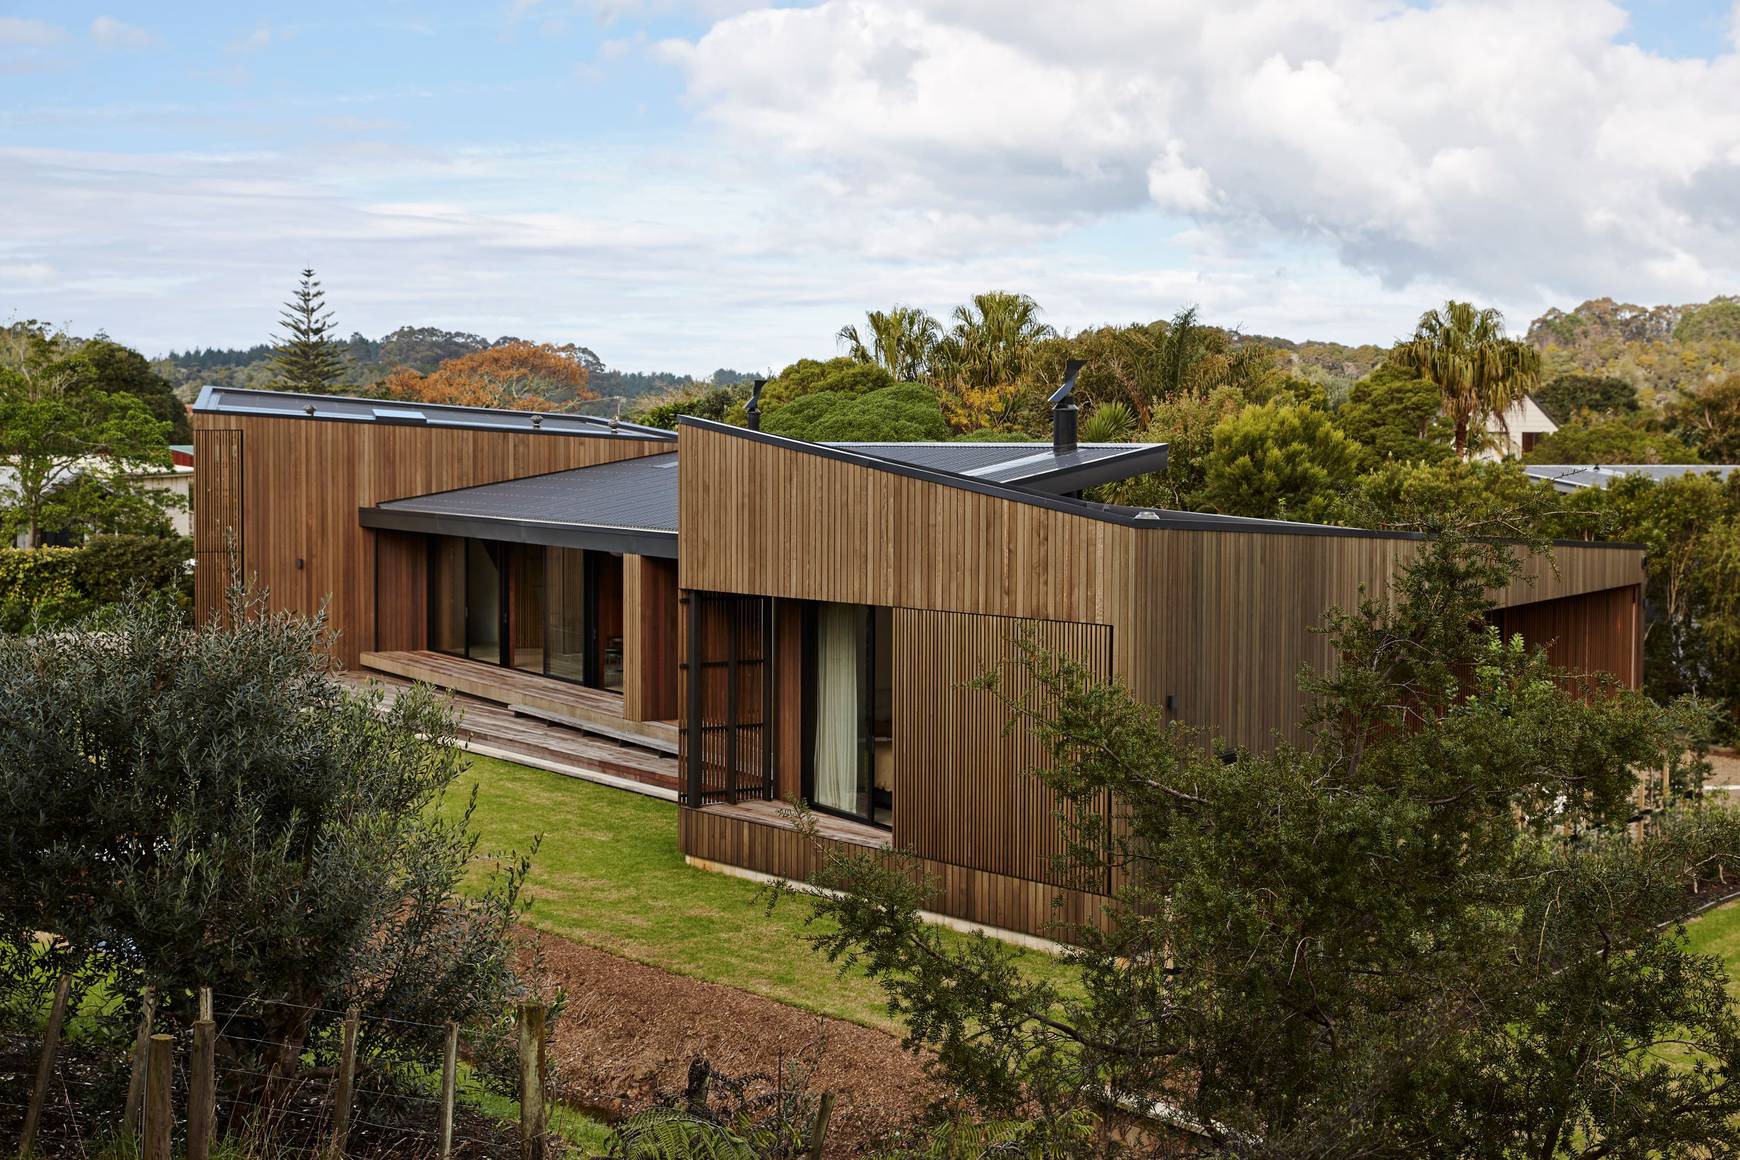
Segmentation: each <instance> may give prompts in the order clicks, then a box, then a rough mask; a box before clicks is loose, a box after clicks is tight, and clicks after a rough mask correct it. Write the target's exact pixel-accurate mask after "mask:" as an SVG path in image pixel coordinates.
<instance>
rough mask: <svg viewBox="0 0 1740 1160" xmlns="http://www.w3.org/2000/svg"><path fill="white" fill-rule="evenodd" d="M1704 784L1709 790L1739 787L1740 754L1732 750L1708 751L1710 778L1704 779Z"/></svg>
mask: <svg viewBox="0 0 1740 1160" xmlns="http://www.w3.org/2000/svg"><path fill="white" fill-rule="evenodd" d="M1704 784H1705V785H1706V786H1709V787H1711V788H1714V787H1716V786H1740V752H1736V751H1735V750H1732V749H1712V750H1710V776H1709V777H1707V778H1705V779H1704Z"/></svg>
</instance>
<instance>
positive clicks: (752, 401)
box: [745, 379, 767, 431]
mask: <svg viewBox="0 0 1740 1160" xmlns="http://www.w3.org/2000/svg"><path fill="white" fill-rule="evenodd" d="M766 385H767V380H766V379H756V380H755V385H754V386H752V387H750V388H749V406H748V407H747V408H745V411H746V413H747V415H748V417H749V429H750V430H751V431H759V430H761V388H762V387H765V386H766Z"/></svg>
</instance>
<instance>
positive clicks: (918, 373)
mask: <svg viewBox="0 0 1740 1160" xmlns="http://www.w3.org/2000/svg"><path fill="white" fill-rule="evenodd" d="M864 320H865V330H866V332H867V333H865V334H860V333H859V331H858V328H857V327H856V326H850V325H848V326H842V327H841V328H840V330H839V332H838V333H837V334H836V335H835V336H834V337H835V338H837V339H839V341H840V342H841V343H842V344H843V345H844V346H845V347H846V353H847V354H848V355H849V356H850V357H851V358H852V359H854V360H855V361H857V362H861V363H871V364H874V365H876V366H879V367H881V368H882V369H883V370H885V371H887V372H888V373H889V374H891V375H893V376H894V377H895V379H896V380H897V381H899V382H903V383H915V382H918V381H919V380H920V379H922V378H924V376H925V375H926V374H928V373H929V371H930V363H931V357H932V356H933V355H934V354H935V352H936V347H937V343H938V342H940V341H941V340H942V326H941V324H939V323H938V322H937V320H936V319H934V318H932V317H931V316H930V315H928V314H926V313H925V312H924V311H922V310H920V309H919V308H918V307H916V306H902V305H900V304H899V303H898V302H897V303H895V304H894V306H893V307H891V308H890V309H888V310H886V311H882V310H871V311H869V312H867V313H866V314H865V315H864Z"/></svg>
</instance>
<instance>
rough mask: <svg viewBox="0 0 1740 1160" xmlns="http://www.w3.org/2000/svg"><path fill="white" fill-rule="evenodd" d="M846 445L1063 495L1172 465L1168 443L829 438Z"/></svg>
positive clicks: (862, 451)
mask: <svg viewBox="0 0 1740 1160" xmlns="http://www.w3.org/2000/svg"><path fill="white" fill-rule="evenodd" d="M827 446H829V447H837V448H839V449H840V450H842V451H855V452H857V453H859V454H861V455H874V456H876V457H877V458H878V459H892V460H894V461H895V462H897V463H905V464H909V465H911V466H913V467H926V468H930V469H931V470H933V471H948V472H953V473H954V474H956V475H964V476H966V477H967V478H968V479H982V480H985V481H986V482H988V483H1005V484H1010V485H1014V486H1019V487H1025V488H1031V489H1032V490H1034V491H1043V492H1049V493H1052V494H1058V495H1061V494H1063V493H1065V492H1071V491H1081V490H1082V489H1083V488H1089V487H1098V486H1100V485H1101V484H1105V483H1115V482H1117V481H1118V480H1120V479H1129V478H1130V477H1131V476H1135V475H1146V474H1147V473H1148V472H1151V471H1164V470H1165V469H1166V444H1164V443H1083V444H1080V445H1078V446H1077V447H1076V448H1075V450H1073V451H1066V452H1064V453H1063V454H1062V455H1059V454H1057V452H1056V451H1054V450H1053V449H1052V446H1051V444H1050V443H829V444H827Z"/></svg>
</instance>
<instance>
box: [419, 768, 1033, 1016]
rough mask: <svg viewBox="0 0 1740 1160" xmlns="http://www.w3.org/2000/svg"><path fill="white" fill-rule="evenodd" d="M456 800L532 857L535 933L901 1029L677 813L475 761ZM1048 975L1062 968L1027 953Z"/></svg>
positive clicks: (491, 842)
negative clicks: (474, 795)
mask: <svg viewBox="0 0 1740 1160" xmlns="http://www.w3.org/2000/svg"><path fill="white" fill-rule="evenodd" d="M470 763H471V764H470V768H469V770H468V771H467V772H466V773H465V774H464V775H463V777H462V779H461V782H460V784H459V785H458V786H456V787H455V792H454V793H453V794H452V795H451V797H450V798H449V803H448V804H449V808H457V807H458V806H459V805H461V804H463V802H464V801H465V795H466V794H467V793H469V792H470V789H471V785H472V784H473V783H476V784H477V785H478V787H479V788H478V803H477V814H476V816H475V819H474V822H475V825H476V827H477V829H478V830H479V832H480V833H481V834H482V835H483V848H484V849H485V850H497V851H499V850H505V849H521V850H523V849H525V848H526V847H527V846H528V845H529V843H530V842H531V840H532V836H533V835H534V834H538V833H542V834H543V835H544V842H543V846H542V847H541V848H540V849H539V851H538V855H537V858H536V860H535V862H534V865H533V869H532V877H531V882H530V893H531V896H532V898H533V899H534V903H533V906H532V909H531V913H530V914H529V915H528V916H527V921H528V922H529V923H530V925H532V926H534V927H537V928H538V929H540V930H545V931H549V932H551V933H553V934H558V935H561V936H562V937H564V938H568V939H573V940H574V941H575V942H580V943H586V944H588V945H590V946H596V947H601V948H603V949H604V950H607V951H610V952H612V953H614V954H619V955H623V956H625V957H627V958H631V959H636V960H639V961H640V962H643V963H648V964H651V965H652V966H656V967H662V968H663V969H665V970H667V971H675V972H677V973H679V974H684V975H689V976H692V977H694V978H697V979H706V980H708V981H710V982H715V983H725V984H727V985H729V986H732V987H738V988H741V989H742V990H745V991H750V992H753V993H755V994H758V995H766V996H767V997H769V998H772V999H778V1000H780V1001H781V1002H784V1003H790V1004H792V1005H794V1006H798V1007H803V1008H805V1009H808V1010H812V1011H817V1012H821V1013H823V1014H827V1015H834V1016H838V1017H839V1018H842V1019H849V1020H852V1021H853V1022H856V1023H863V1024H867V1025H869V1026H872V1027H882V1028H887V1029H890V1030H895V1029H897V1028H896V1025H895V1024H894V1022H893V1021H892V1020H891V1019H890V1018H889V1016H888V1012H887V1008H886V1006H885V1004H884V1002H883V999H882V994H881V991H880V990H879V989H878V988H877V987H876V985H875V984H874V983H872V982H871V981H870V980H869V979H868V978H866V977H864V976H863V975H861V974H858V973H850V974H847V975H844V976H842V975H840V974H839V972H838V971H837V970H836V969H835V968H834V967H833V966H831V965H829V964H828V963H827V961H826V960H824V959H823V958H821V956H819V955H817V954H816V953H815V952H814V951H812V950H811V949H810V948H809V946H808V945H807V944H806V943H805V942H804V941H803V934H804V932H805V927H804V923H803V919H804V916H805V915H806V914H807V913H808V907H807V906H805V905H804V904H803V902H802V900H799V899H787V900H785V901H783V902H781V903H780V905H779V907H778V908H777V909H776V910H775V911H774V912H773V914H772V915H769V914H767V912H766V906H765V902H764V900H763V899H762V897H761V887H760V886H758V885H756V884H755V883H753V882H747V881H745V880H743V879H741V878H731V877H728V876H726V875H723V874H715V873H710V872H708V871H705V870H696V869H695V868H693V867H691V866H689V865H687V864H686V863H685V862H684V861H683V856H682V854H681V853H680V852H679V851H678V849H677V819H676V807H675V806H674V805H672V804H671V803H669V802H664V801H660V800H658V799H656V798H650V797H645V796H643V795H641V794H636V793H629V792H626V791H624V790H619V789H610V788H607V787H605V786H600V785H594V784H592V783H591V782H586V781H579V780H576V779H574V778H569V777H563V776H561V775H560V774H554V773H547V772H545V771H543V770H539V769H530V768H528V767H526V766H522V765H514V764H511V763H509V762H505V761H496V760H493V759H491V758H486V757H477V756H473V757H472V758H471V759H470ZM1025 953H1027V954H1028V955H1030V956H1031V959H1032V961H1033V963H1034V965H1035V967H1036V968H1038V969H1055V966H1054V963H1053V960H1051V959H1050V957H1049V956H1047V955H1044V954H1042V953H1040V952H1037V951H1033V952H1025Z"/></svg>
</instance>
